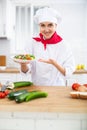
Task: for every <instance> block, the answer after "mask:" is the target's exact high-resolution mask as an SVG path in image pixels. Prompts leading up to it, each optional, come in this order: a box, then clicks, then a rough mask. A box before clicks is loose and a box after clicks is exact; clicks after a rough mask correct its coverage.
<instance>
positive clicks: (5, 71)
mask: <svg viewBox="0 0 87 130" xmlns="http://www.w3.org/2000/svg"><path fill="white" fill-rule="evenodd" d="M0 73H20V70H19V69H18V68H15V67H7V68H6V69H4V70H1V69H0Z"/></svg>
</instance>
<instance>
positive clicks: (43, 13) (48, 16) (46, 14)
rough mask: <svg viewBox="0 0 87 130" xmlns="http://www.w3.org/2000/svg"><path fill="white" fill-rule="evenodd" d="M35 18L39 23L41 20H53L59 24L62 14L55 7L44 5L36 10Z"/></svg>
mask: <svg viewBox="0 0 87 130" xmlns="http://www.w3.org/2000/svg"><path fill="white" fill-rule="evenodd" d="M34 20H35V22H36V23H37V24H39V23H41V22H52V23H56V24H57V23H60V21H61V16H60V14H59V13H58V12H57V11H56V10H55V9H53V8H49V7H44V8H41V9H39V10H37V11H36V15H35V16H34Z"/></svg>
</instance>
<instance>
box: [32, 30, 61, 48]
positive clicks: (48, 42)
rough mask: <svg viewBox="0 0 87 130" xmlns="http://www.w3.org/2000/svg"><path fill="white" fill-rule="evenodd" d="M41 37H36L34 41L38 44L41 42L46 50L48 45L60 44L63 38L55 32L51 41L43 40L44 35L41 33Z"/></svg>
mask: <svg viewBox="0 0 87 130" xmlns="http://www.w3.org/2000/svg"><path fill="white" fill-rule="evenodd" d="M39 35H40V37H34V38H33V39H34V40H36V41H37V42H41V43H43V44H44V49H46V44H56V43H59V42H60V41H61V40H62V38H61V37H60V36H59V35H58V34H57V33H56V32H55V33H54V34H53V36H52V37H51V38H50V39H46V40H45V39H43V35H42V34H41V33H40V34H39Z"/></svg>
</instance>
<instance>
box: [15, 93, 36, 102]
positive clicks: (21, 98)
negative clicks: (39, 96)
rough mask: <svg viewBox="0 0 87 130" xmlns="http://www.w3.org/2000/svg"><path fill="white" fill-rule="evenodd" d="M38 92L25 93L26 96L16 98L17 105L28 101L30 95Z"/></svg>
mask: <svg viewBox="0 0 87 130" xmlns="http://www.w3.org/2000/svg"><path fill="white" fill-rule="evenodd" d="M36 92H37V91H31V92H27V93H24V94H21V95H19V96H17V97H15V101H16V102H17V103H21V102H24V101H25V100H26V97H28V96H29V95H31V94H33V93H36Z"/></svg>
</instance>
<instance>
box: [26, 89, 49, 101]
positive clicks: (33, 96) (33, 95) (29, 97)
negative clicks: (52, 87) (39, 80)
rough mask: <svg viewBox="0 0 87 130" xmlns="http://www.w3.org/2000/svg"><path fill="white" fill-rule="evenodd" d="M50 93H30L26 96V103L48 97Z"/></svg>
mask: <svg viewBox="0 0 87 130" xmlns="http://www.w3.org/2000/svg"><path fill="white" fill-rule="evenodd" d="M47 96H48V93H47V92H41V91H37V92H34V93H30V94H29V95H27V96H26V99H25V101H26V102H27V101H30V100H32V99H36V98H42V97H47Z"/></svg>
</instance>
